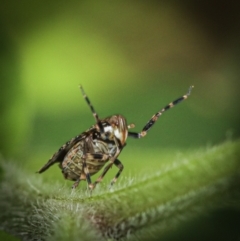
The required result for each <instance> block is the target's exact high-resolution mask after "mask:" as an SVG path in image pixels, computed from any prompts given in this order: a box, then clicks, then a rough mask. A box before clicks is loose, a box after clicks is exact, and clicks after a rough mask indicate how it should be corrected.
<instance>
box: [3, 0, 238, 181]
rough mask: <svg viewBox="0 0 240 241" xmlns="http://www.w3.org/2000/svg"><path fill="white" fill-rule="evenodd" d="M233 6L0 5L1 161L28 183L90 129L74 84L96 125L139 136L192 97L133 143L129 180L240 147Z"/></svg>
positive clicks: (126, 156) (127, 158) (125, 156)
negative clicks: (197, 153)
mask: <svg viewBox="0 0 240 241" xmlns="http://www.w3.org/2000/svg"><path fill="white" fill-rule="evenodd" d="M238 5H239V3H238V2H237V1H233V0H231V1H227V2H226V1H213V0H209V1H188V0H185V1H141V0H140V1H126V0H123V1H104V2H103V1H98V2H97V1H91V0H90V1H63V0H58V1H54V0H52V1H45V0H42V1H29V0H22V1H16V0H9V1H1V8H0V61H1V62H0V81H1V88H0V111H1V119H0V134H1V140H0V152H1V154H2V155H3V156H4V157H6V158H11V159H14V160H15V161H16V162H18V163H20V165H23V166H24V167H26V169H28V170H29V171H31V172H34V171H36V170H38V169H39V168H40V167H41V166H42V165H43V164H44V163H45V162H46V161H47V160H48V159H49V157H50V156H51V155H52V154H53V153H54V152H55V151H56V150H57V149H58V148H59V147H60V146H61V145H62V144H63V143H65V142H66V141H67V140H69V139H71V138H72V137H73V136H76V135H77V134H79V133H81V132H82V131H84V130H86V129H88V128H89V127H90V126H91V125H92V124H93V123H94V118H93V117H92V115H91V113H90V110H89V108H88V107H87V105H86V103H85V102H84V101H83V99H82V96H81V93H80V91H79V89H78V85H79V84H82V85H83V86H84V89H85V91H86V93H87V94H88V96H89V98H90V99H91V102H92V104H93V106H94V107H95V109H96V111H97V112H98V114H99V115H100V117H102V118H104V117H106V116H108V115H112V114H115V113H119V114H122V115H124V116H125V117H126V118H127V120H128V122H129V123H134V124H135V125H136V128H135V129H134V130H136V131H140V130H141V129H142V127H143V126H144V124H145V123H146V122H147V121H148V120H149V118H150V117H151V116H152V115H153V114H154V113H156V112H157V111H158V110H160V109H161V108H162V107H164V106H165V105H166V104H168V103H169V102H171V101H172V100H174V99H176V98H178V97H180V96H181V95H183V94H185V93H186V92H187V90H188V87H189V86H190V85H194V86H195V88H194V89H193V92H192V95H191V97H190V98H189V99H188V100H187V101H186V102H183V103H181V104H180V105H179V106H177V107H175V108H174V109H172V110H171V111H169V112H167V113H166V114H164V115H163V116H162V117H161V119H159V121H158V123H157V124H156V125H155V126H154V128H153V129H152V130H151V131H150V132H149V135H148V136H147V137H146V138H144V139H141V140H134V139H132V140H131V139H129V140H128V146H127V148H126V149H125V150H124V151H123V153H122V154H121V157H120V159H121V161H122V162H123V164H124V165H125V167H126V169H125V171H124V175H128V173H137V172H141V171H143V172H144V171H145V170H146V168H150V167H148V165H149V163H150V161H152V159H155V164H154V165H152V162H151V164H150V166H151V168H153V169H154V168H157V163H158V162H160V161H161V159H166V160H167V159H168V157H169V155H170V154H173V153H177V152H179V151H181V152H187V151H190V150H191V149H197V148H199V147H206V146H207V145H214V144H218V143H221V142H222V141H224V140H226V139H227V138H238V137H239V135H240V127H239V107H238V105H239V104H238V103H239V86H240V84H239V77H240V68H239V63H240V59H239V56H240V32H239V29H240V18H239V14H240V11H239V8H238ZM169 153H170V154H169ZM136 163H138V165H136ZM146 166H147V167H146ZM49 172H50V173H51V174H46V175H45V174H44V175H45V177H46V178H49V179H51V180H53V177H54V178H56V179H58V180H62V176H61V173H60V171H58V169H57V167H55V168H52V169H50V170H49ZM110 176H112V175H110ZM69 185H70V184H69Z"/></svg>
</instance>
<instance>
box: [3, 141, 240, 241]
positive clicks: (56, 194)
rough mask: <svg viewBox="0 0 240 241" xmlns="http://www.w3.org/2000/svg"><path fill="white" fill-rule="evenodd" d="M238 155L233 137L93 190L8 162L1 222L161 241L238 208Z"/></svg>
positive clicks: (48, 236)
mask: <svg viewBox="0 0 240 241" xmlns="http://www.w3.org/2000/svg"><path fill="white" fill-rule="evenodd" d="M239 160H240V141H235V142H230V141H228V142H225V143H223V144H222V145H219V146H214V147H211V148H207V149H206V150H203V149H202V150H197V151H194V152H192V153H191V154H189V155H187V156H185V157H184V158H181V159H179V160H177V161H176V160H175V161H169V164H168V165H166V166H165V167H163V168H162V169H161V170H158V171H156V172H155V173H154V174H152V175H151V176H148V177H144V178H136V179H133V180H130V179H129V180H125V181H124V180H121V181H120V182H119V183H118V185H116V186H115V187H114V188H113V190H108V189H107V188H105V187H104V185H99V186H98V187H97V188H96V189H95V190H94V192H93V194H92V196H91V195H90V194H89V192H88V190H85V189H84V188H81V187H80V188H78V189H77V190H75V191H73V192H71V190H69V187H65V186H62V184H59V183H56V185H52V184H49V183H44V182H43V180H42V179H41V176H36V175H37V174H36V175H30V174H28V173H25V171H24V170H21V169H19V167H17V166H15V165H14V164H13V163H10V162H9V163H6V162H4V161H2V167H3V170H4V177H3V181H2V183H1V189H0V194H1V199H0V208H1V210H3V211H2V212H1V214H0V220H1V222H2V224H1V228H2V229H4V230H6V231H8V232H9V233H12V234H14V235H18V236H19V237H21V238H23V239H25V240H28V239H29V240H30V239H33V238H35V239H44V240H60V241H61V240H80V239H81V240H106V239H110V240H114V239H118V238H119V239H121V238H126V237H128V238H129V239H130V240H150V238H151V240H153V239H154V237H155V238H156V240H158V239H159V237H163V236H164V235H166V234H167V233H169V232H170V231H171V230H172V229H173V228H176V227H178V226H179V225H180V224H181V223H182V222H183V221H189V220H191V219H192V218H193V217H198V216H201V215H203V214H206V213H208V212H209V211H211V210H219V209H221V208H224V207H231V208H233V209H236V208H238V209H239V197H240V188H239V185H238V183H239V181H240V168H239V167H240V161H239Z"/></svg>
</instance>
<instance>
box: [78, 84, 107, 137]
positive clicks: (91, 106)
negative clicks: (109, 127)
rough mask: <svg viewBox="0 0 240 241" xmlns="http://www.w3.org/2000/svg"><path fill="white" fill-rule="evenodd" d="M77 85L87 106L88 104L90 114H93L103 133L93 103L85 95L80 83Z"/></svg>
mask: <svg viewBox="0 0 240 241" xmlns="http://www.w3.org/2000/svg"><path fill="white" fill-rule="evenodd" d="M79 87H80V89H81V91H82V95H83V98H84V99H85V100H86V102H87V104H88V106H89V107H90V109H91V112H92V114H93V116H94V118H95V120H96V122H97V125H98V127H99V130H100V132H101V133H103V132H104V129H103V126H102V123H101V121H100V119H99V117H98V114H97V113H96V111H95V109H94V108H93V105H92V104H91V101H90V99H89V98H88V96H87V95H86V93H85V92H84V89H83V87H82V86H81V85H80V86H79Z"/></svg>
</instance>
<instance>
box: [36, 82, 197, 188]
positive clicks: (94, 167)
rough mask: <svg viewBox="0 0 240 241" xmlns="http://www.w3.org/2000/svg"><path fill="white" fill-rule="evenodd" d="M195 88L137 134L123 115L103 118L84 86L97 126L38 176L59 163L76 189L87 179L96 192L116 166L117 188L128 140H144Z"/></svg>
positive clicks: (62, 151) (70, 144) (64, 148)
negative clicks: (94, 175)
mask: <svg viewBox="0 0 240 241" xmlns="http://www.w3.org/2000/svg"><path fill="white" fill-rule="evenodd" d="M192 88H193V86H191V87H190V88H189V90H188V92H187V94H185V95H183V96H182V97H180V98H178V99H176V100H175V101H173V102H171V103H170V104H168V105H167V106H166V107H164V108H163V109H161V110H160V111H159V112H157V113H156V114H155V115H153V116H152V118H151V119H150V120H149V121H148V122H147V124H146V125H145V126H144V127H143V129H142V131H141V132H139V133H137V132H130V131H128V130H129V129H131V128H134V124H131V125H127V121H126V119H125V118H124V117H123V116H122V115H113V116H110V117H107V118H105V119H99V117H98V115H97V113H96V112H95V110H94V108H93V106H92V104H91V102H90V100H89V98H88V97H87V96H86V94H85V92H84V90H83V88H82V87H81V86H80V89H81V91H82V95H83V97H84V99H85V100H86V102H87V104H88V105H89V107H90V109H91V111H92V114H93V116H94V118H95V120H96V124H94V125H93V126H92V127H91V128H90V129H88V130H87V131H85V132H83V133H82V134H80V135H78V136H76V137H74V138H72V139H71V140H70V141H68V142H66V143H65V144H64V145H63V146H62V147H61V148H60V149H59V150H58V151H57V152H56V153H55V154H54V155H53V156H52V157H51V159H50V160H49V161H48V162H47V163H46V164H45V165H44V166H43V167H42V168H41V169H40V170H39V171H38V173H42V172H44V171H46V170H47V169H48V168H49V167H50V166H52V165H53V164H55V163H57V162H58V163H59V167H60V168H61V169H62V173H63V176H64V177H65V178H66V179H69V180H72V181H75V182H74V184H73V186H72V188H76V187H77V186H78V184H79V182H80V181H81V180H86V181H87V183H88V187H89V189H90V190H93V189H94V188H95V186H96V184H98V183H99V182H101V180H102V179H103V177H104V176H105V174H106V173H107V172H108V170H109V169H110V168H111V167H112V165H115V166H116V167H117V168H118V169H119V170H118V172H117V174H116V175H115V177H114V178H113V179H112V181H111V184H110V185H113V184H114V183H115V182H116V181H117V179H118V177H119V176H120V174H121V172H122V170H123V165H122V163H121V162H120V160H119V159H118V156H119V154H120V152H121V151H122V149H123V148H124V146H125V145H126V140H127V137H128V136H129V137H133V138H141V137H144V136H145V135H146V134H147V132H148V131H149V130H150V128H151V127H152V126H153V125H154V123H155V122H156V121H157V120H158V118H159V117H160V116H161V115H162V114H163V112H165V111H166V110H168V109H170V108H171V107H173V106H175V105H176V104H178V103H180V102H181V101H183V100H185V99H187V98H188V96H189V95H190V93H191V90H192ZM108 161H109V163H108V165H106V167H105V168H104V169H103V172H102V174H101V175H100V176H99V177H98V178H97V180H96V181H95V182H92V181H91V176H92V175H93V174H95V173H97V172H98V171H100V169H102V168H103V166H104V165H105V164H106V162H108Z"/></svg>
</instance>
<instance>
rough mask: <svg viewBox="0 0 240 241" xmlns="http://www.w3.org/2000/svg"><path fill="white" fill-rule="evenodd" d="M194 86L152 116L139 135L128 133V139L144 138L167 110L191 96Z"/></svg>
mask: <svg viewBox="0 0 240 241" xmlns="http://www.w3.org/2000/svg"><path fill="white" fill-rule="evenodd" d="M193 87H194V86H190V87H189V89H188V92H187V93H186V94H185V95H183V96H181V97H180V98H178V99H176V100H174V101H173V102H171V103H169V104H168V105H166V106H165V107H164V108H163V109H161V110H160V111H159V112H157V113H156V114H155V115H153V116H152V118H151V119H150V120H149V121H148V122H147V124H146V125H145V126H144V127H143V129H142V131H141V132H140V133H134V132H128V135H129V136H130V137H134V138H141V137H144V136H145V135H146V134H147V132H148V131H149V130H150V128H152V126H153V125H154V123H155V122H156V121H157V120H158V118H159V117H160V116H161V115H162V114H163V113H164V112H165V111H167V110H169V109H170V108H172V107H174V106H175V105H177V104H178V103H180V102H182V101H183V100H186V99H187V98H188V96H189V95H190V94H191V91H192V89H193Z"/></svg>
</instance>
